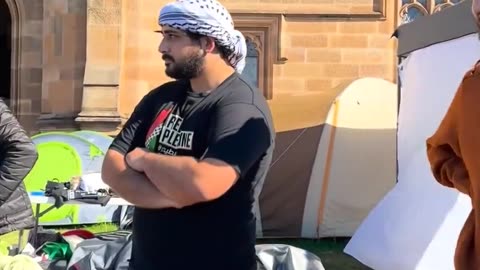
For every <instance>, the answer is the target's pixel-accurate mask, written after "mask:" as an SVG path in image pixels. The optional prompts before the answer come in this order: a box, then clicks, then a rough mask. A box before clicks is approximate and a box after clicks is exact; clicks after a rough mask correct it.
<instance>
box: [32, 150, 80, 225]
mask: <svg viewBox="0 0 480 270" xmlns="http://www.w3.org/2000/svg"><path fill="white" fill-rule="evenodd" d="M36 146H37V151H38V160H37V163H36V164H35V166H34V167H33V169H32V170H31V171H30V173H29V174H28V175H27V177H26V178H25V180H24V182H25V186H26V188H27V191H29V192H32V191H41V190H43V189H45V185H46V183H47V181H48V180H53V179H58V180H60V181H65V180H68V179H70V178H71V177H72V176H75V175H81V174H82V162H81V159H80V156H79V155H78V153H77V151H76V150H75V149H74V148H73V147H72V146H71V145H69V144H66V143H62V142H43V143H39V144H37V145H36ZM34 207H35V205H34ZM48 207H49V205H41V206H40V210H41V211H43V210H45V209H46V208H48ZM34 209H35V208H34ZM77 216H78V207H76V206H75V205H64V206H63V207H61V208H59V209H54V210H52V211H50V212H48V213H47V214H46V215H44V216H42V217H41V218H40V220H39V223H44V224H45V223H47V224H56V223H68V221H67V220H71V221H75V220H77Z"/></svg>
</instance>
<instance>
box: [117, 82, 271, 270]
mask: <svg viewBox="0 0 480 270" xmlns="http://www.w3.org/2000/svg"><path fill="white" fill-rule="evenodd" d="M274 140H275V132H274V128H273V122H272V117H271V114H270V110H269V107H268V104H267V102H266V100H265V98H264V97H263V95H262V93H261V92H260V91H259V90H258V89H256V88H254V87H252V86H251V85H249V84H248V83H247V82H246V81H245V80H244V79H243V78H241V76H239V75H238V74H236V73H234V74H233V75H231V76H230V77H229V78H228V79H227V80H225V81H224V82H223V83H222V84H221V85H220V86H219V87H218V88H217V89H215V90H213V91H212V92H210V93H209V94H198V93H194V92H192V91H191V88H190V84H189V82H188V81H175V82H170V83H166V84H164V85H162V86H160V87H158V88H157V89H155V90H153V91H151V92H150V93H149V94H148V95H147V96H145V97H144V98H143V100H142V101H141V102H140V103H139V104H138V105H137V107H136V108H135V110H134V112H133V114H132V116H131V117H130V119H129V120H128V121H127V123H126V124H125V126H124V128H123V129H122V131H121V132H120V134H119V135H118V136H117V137H116V138H115V140H114V142H113V144H112V146H111V148H112V149H115V150H117V151H119V152H121V153H124V154H126V153H127V152H129V151H131V150H133V149H134V148H135V147H147V148H148V149H149V150H150V151H153V152H157V153H159V154H166V155H177V156H192V157H195V158H198V159H202V158H215V159H219V160H222V161H224V162H226V163H228V164H230V165H232V166H233V167H234V168H235V169H236V170H237V172H238V173H239V174H240V178H239V180H238V181H237V182H236V183H235V184H234V186H233V187H232V188H231V189H230V190H229V191H227V193H226V194H224V195H223V196H221V197H220V198H218V199H216V200H214V201H211V202H204V203H199V204H195V205H192V206H189V207H185V208H182V209H173V208H169V209H142V208H138V207H137V208H136V209H135V212H134V221H133V239H134V240H133V241H134V242H133V251H132V261H131V266H132V269H135V270H153V269H155V270H164V269H165V270H170V269H172V270H173V269H175V270H190V269H199V270H202V269H205V270H226V269H228V270H237V269H238V270H251V269H256V263H255V238H256V235H255V231H256V230H255V215H254V213H253V203H254V195H253V192H254V186H255V185H256V184H257V183H259V182H263V180H264V178H265V175H266V173H267V171H268V168H269V166H270V163H271V159H272V152H273V148H274ZM219 180H221V179H212V181H219Z"/></svg>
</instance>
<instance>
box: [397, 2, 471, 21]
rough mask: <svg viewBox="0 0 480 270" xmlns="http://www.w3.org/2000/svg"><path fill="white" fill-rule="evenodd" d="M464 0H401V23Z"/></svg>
mask: <svg viewBox="0 0 480 270" xmlns="http://www.w3.org/2000/svg"><path fill="white" fill-rule="evenodd" d="M462 1H463V0H401V8H400V19H401V23H402V24H403V23H408V22H411V21H413V20H415V19H416V18H418V17H420V16H426V15H430V14H433V13H435V12H439V11H442V10H444V9H445V8H448V7H451V6H453V5H456V4H458V3H460V2H462Z"/></svg>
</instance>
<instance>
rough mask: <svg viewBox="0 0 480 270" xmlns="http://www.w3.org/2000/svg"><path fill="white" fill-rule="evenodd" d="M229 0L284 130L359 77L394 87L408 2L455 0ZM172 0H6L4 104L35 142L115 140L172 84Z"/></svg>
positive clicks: (0, 92) (1, 41)
mask: <svg viewBox="0 0 480 270" xmlns="http://www.w3.org/2000/svg"><path fill="white" fill-rule="evenodd" d="M221 2H222V3H223V4H224V5H225V6H226V7H227V8H229V10H231V12H232V14H233V16H234V19H235V23H236V27H237V28H238V29H240V30H241V31H242V32H243V33H244V34H245V36H247V38H248V42H249V48H250V52H249V56H248V62H247V63H248V64H247V65H248V67H247V68H246V71H245V76H247V77H248V78H249V79H250V80H251V81H252V82H254V83H256V84H257V85H258V87H259V88H260V89H261V91H263V92H264V94H265V96H266V97H267V98H268V99H269V103H270V105H271V108H272V111H273V114H274V118H275V124H276V128H277V130H278V131H284V130H290V129H297V128H301V127H305V126H312V125H316V124H320V123H319V122H321V121H322V120H321V119H323V118H324V116H322V115H325V114H326V111H327V110H328V107H329V104H330V103H331V102H332V100H333V99H334V98H335V96H336V95H337V94H338V93H339V91H341V90H342V89H343V87H344V86H345V85H346V84H348V83H350V82H352V81H353V80H355V79H357V78H360V77H380V78H384V79H386V80H389V81H392V82H395V80H396V64H397V60H396V57H395V39H393V38H391V35H392V33H393V31H394V29H395V27H396V26H397V25H398V22H399V14H400V11H401V7H402V5H404V4H406V3H410V2H411V3H413V4H410V5H413V9H415V5H416V8H417V9H418V10H420V8H419V7H420V6H422V4H423V3H427V2H428V3H429V5H431V6H432V7H436V5H438V4H443V3H447V4H448V3H450V1H433V0H428V1H425V0H424V1H420V0H411V1H405V0H404V1H402V2H401V3H397V2H400V1H393V0H388V1H387V0H350V1H347V0H221ZM452 2H458V1H452ZM164 3H166V1H165V0H135V1H134V0H88V1H78V0H75V1H73V0H0V46H1V47H0V60H1V61H0V69H1V72H0V73H1V74H0V75H1V85H0V96H2V97H4V98H6V99H8V100H9V101H10V104H11V107H12V110H13V111H14V112H15V114H16V115H17V116H18V117H19V119H20V121H21V122H22V124H23V125H24V126H25V127H26V128H27V129H28V130H29V131H30V132H31V133H32V134H33V133H37V132H39V131H45V130H52V129H55V130H71V129H93V130H100V131H103V132H106V133H108V134H112V135H114V134H115V133H116V132H117V131H118V129H119V127H120V126H121V123H122V121H124V120H125V118H127V117H128V116H129V114H130V113H131V112H132V110H133V108H134V106H135V104H136V103H137V102H138V101H139V100H140V99H141V98H142V96H143V95H145V93H147V92H148V91H149V90H151V89H152V88H154V87H155V86H157V85H159V84H161V83H163V82H165V81H167V80H168V79H169V78H167V77H166V76H165V75H164V72H163V61H162V59H161V56H160V55H159V53H158V52H157V46H158V44H159V42H160V39H161V36H160V35H159V34H158V33H155V32H154V30H156V29H158V26H157V23H156V22H157V15H158V11H159V10H160V8H161V6H162V5H163V4H164ZM418 10H417V11H418ZM420 12H433V9H432V10H430V9H428V10H420ZM10 71H11V72H10ZM319 119H320V120H319Z"/></svg>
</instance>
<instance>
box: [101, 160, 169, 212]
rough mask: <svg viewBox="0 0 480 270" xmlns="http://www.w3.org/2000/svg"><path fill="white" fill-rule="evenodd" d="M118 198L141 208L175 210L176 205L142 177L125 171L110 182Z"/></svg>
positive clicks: (133, 172) (128, 170) (129, 170)
mask: <svg viewBox="0 0 480 270" xmlns="http://www.w3.org/2000/svg"><path fill="white" fill-rule="evenodd" d="M110 187H111V188H112V189H113V190H114V191H115V193H117V194H118V195H119V196H120V197H122V198H123V199H125V200H126V201H128V202H130V203H131V204H133V205H135V206H138V207H142V208H169V207H174V208H177V207H178V204H177V203H176V202H175V201H173V200H170V199H169V198H168V197H167V196H165V195H164V194H162V193H161V192H160V191H159V190H158V189H157V188H156V187H155V186H154V185H153V184H152V182H150V181H149V180H148V179H147V178H146V177H145V176H144V175H142V174H140V173H137V172H135V171H133V170H131V169H127V170H126V171H125V172H123V173H122V175H121V176H120V177H118V178H117V179H115V180H114V181H112V182H111V184H110Z"/></svg>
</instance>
